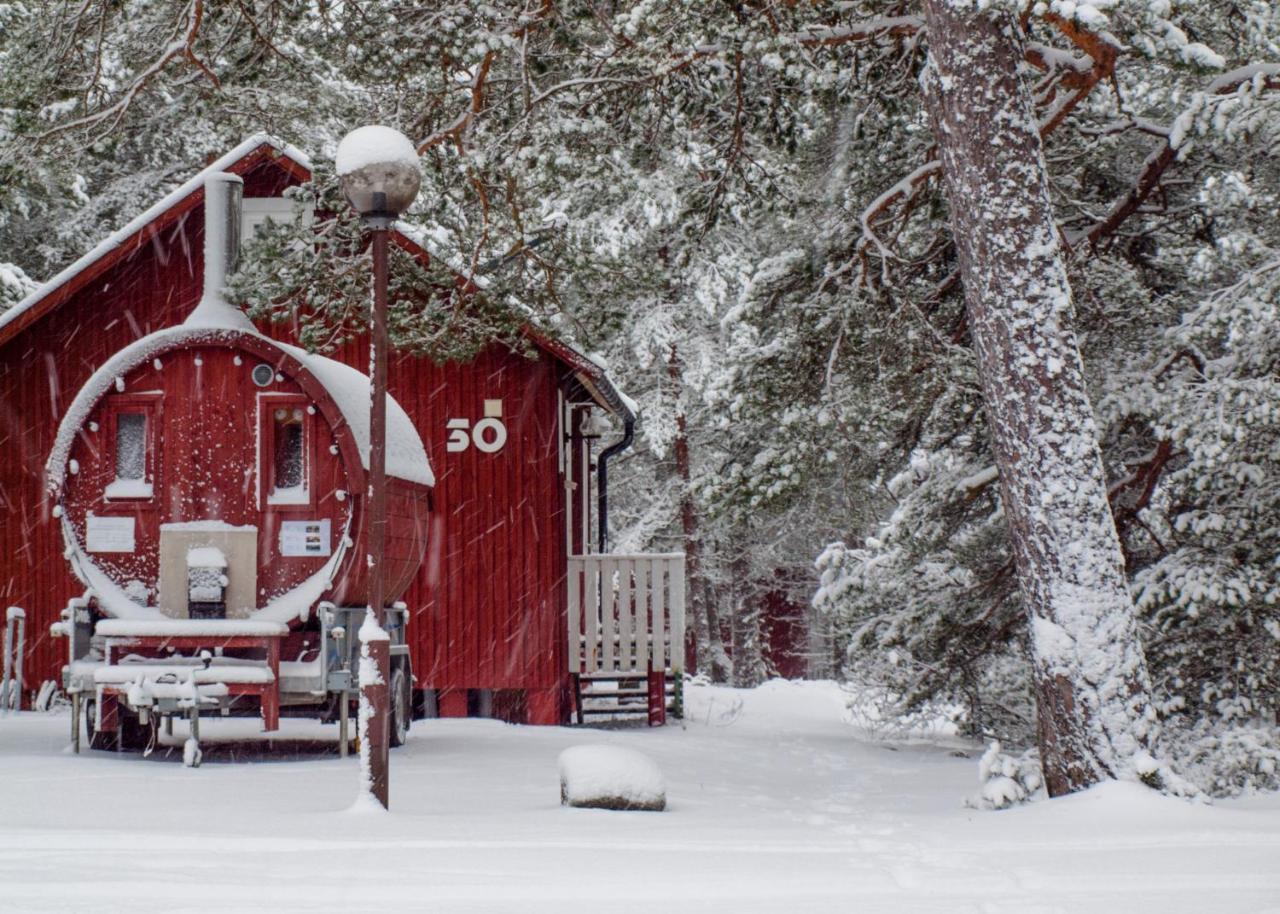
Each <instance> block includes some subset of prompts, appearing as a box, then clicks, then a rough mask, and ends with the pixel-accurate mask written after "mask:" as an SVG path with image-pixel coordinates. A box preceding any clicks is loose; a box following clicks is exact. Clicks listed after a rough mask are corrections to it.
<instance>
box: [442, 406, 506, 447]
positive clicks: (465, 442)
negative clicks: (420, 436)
mask: <svg viewBox="0 0 1280 914" xmlns="http://www.w3.org/2000/svg"><path fill="white" fill-rule="evenodd" d="M445 427H446V428H447V429H448V430H449V441H448V443H446V444H445V446H444V449H445V450H446V451H449V452H450V453H457V452H458V451H465V450H466V449H467V448H469V447H471V445H472V444H475V446H476V449H477V450H480V451H483V452H484V453H486V454H495V453H497V452H498V451H500V450H502V446H503V445H504V444H506V443H507V427H506V426H505V425H503V423H502V401H501V400H485V401H484V418H483V419H481V420H480V421H479V422H477V423H476V424H475V426H474V427H472V425H471V420H470V419H450V420H449V421H448V422H447V423H446V424H445Z"/></svg>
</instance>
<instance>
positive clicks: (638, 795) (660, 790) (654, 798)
mask: <svg viewBox="0 0 1280 914" xmlns="http://www.w3.org/2000/svg"><path fill="white" fill-rule="evenodd" d="M560 804H561V805H562V806H578V807H586V808H590V809H644V810H651V811H654V812H661V811H662V810H664V809H666V808H667V788H666V784H665V783H664V782H663V778H662V771H661V770H660V769H659V768H658V766H657V764H656V763H655V762H654V761H653V760H652V759H650V758H649V757H648V756H646V755H641V754H640V753H639V752H636V751H634V750H632V749H620V748H618V747H617V746H572V747H570V748H568V749H566V750H564V752H561V753H560Z"/></svg>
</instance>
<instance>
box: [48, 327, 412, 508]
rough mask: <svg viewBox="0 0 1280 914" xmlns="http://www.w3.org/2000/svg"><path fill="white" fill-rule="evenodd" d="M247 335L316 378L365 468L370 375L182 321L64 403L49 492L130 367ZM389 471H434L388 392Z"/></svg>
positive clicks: (407, 476)
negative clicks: (94, 415)
mask: <svg viewBox="0 0 1280 914" xmlns="http://www.w3.org/2000/svg"><path fill="white" fill-rule="evenodd" d="M246 340H254V341H257V342H258V343H259V344H261V345H265V346H268V347H270V348H273V349H276V350H278V351H280V352H281V353H283V354H284V355H286V356H288V357H289V358H291V359H294V360H296V361H297V362H299V363H300V364H301V366H302V367H303V369H304V370H306V371H307V372H308V373H309V374H310V375H311V376H312V377H314V378H315V379H316V381H318V382H319V383H320V385H321V386H322V387H323V388H324V389H325V391H326V392H327V393H328V394H329V396H330V397H331V398H332V399H333V402H334V405H335V406H337V408H338V411H339V412H340V413H341V414H342V418H343V420H344V421H345V422H346V424H347V426H348V427H349V428H350V429H351V434H352V437H353V438H354V439H355V442H356V445H357V446H358V448H359V451H360V458H361V461H362V463H363V465H364V468H365V469H366V470H367V469H368V468H369V403H370V401H371V399H372V394H371V393H370V381H369V378H368V376H366V375H364V374H361V373H360V372H359V371H356V370H355V369H354V368H349V367H348V366H346V365H343V364H341V363H340V362H335V361H334V360H333V359H329V358H325V357H324V356H320V355H312V354H310V353H307V352H305V351H303V350H301V349H298V348H297V347H294V346H287V345H285V344H282V343H278V342H276V341H275V340H272V339H269V338H268V337H265V336H262V335H261V334H259V333H258V332H257V331H255V330H253V329H245V328H243V327H239V326H230V327H219V326H214V325H208V324H196V325H191V324H184V325H181V326H178V327H169V328H166V329H164V330H158V331H156V332H155V333H152V334H149V335H148V336H144V337H142V338H141V339H139V340H137V341H135V342H133V343H131V344H130V345H128V346H126V347H125V348H124V349H121V350H120V351H119V352H117V353H116V354H115V355H113V356H112V357H111V358H110V359H108V360H107V361H106V362H105V363H104V364H103V365H102V367H101V368H99V369H98V370H97V371H95V372H94V373H93V375H92V376H90V378H89V380H88V381H87V382H86V383H85V385H84V386H83V387H81V388H80V391H79V393H77V394H76V397H75V399H74V400H72V401H71V405H70V406H69V407H67V411H66V413H65V414H64V415H63V417H62V422H61V424H60V425H59V426H58V434H57V436H56V437H55V438H54V444H53V448H52V449H51V451H50V452H49V459H48V461H47V463H46V464H45V474H46V482H47V485H48V487H49V489H50V490H51V491H53V492H57V491H59V490H61V488H62V485H63V482H64V481H65V480H66V472H67V461H68V460H69V459H70V456H71V446H72V444H73V443H74V442H75V438H76V435H77V434H78V433H79V431H80V429H82V428H83V427H84V424H85V423H86V422H87V421H88V420H89V415H90V413H92V412H93V409H94V407H95V406H96V405H97V403H98V401H99V400H101V399H102V398H103V397H104V396H105V395H106V394H107V393H109V392H110V391H111V390H112V389H113V388H116V387H117V384H118V383H122V381H121V380H120V379H123V378H124V376H125V375H127V374H128V373H129V372H130V371H132V370H133V369H135V368H137V367H138V366H139V365H143V364H145V363H146V362H148V361H151V360H152V359H154V358H156V357H157V356H159V355H160V354H161V353H163V352H167V351H170V350H172V349H175V348H177V347H180V346H184V345H199V344H215V345H217V344H222V345H228V346H234V345H236V344H237V343H241V342H243V341H246ZM387 475H388V476H394V477H395V478H397V479H404V480H406V481H408V482H416V483H421V484H422V485H428V486H430V485H435V475H434V474H433V473H432V471H431V463H430V461H429V460H428V459H427V450H426V448H425V447H424V446H423V444H422V438H421V437H420V436H419V435H418V431H417V429H415V428H414V427H413V422H412V421H411V420H410V419H409V415H408V414H407V413H406V412H405V411H404V408H403V407H401V406H400V404H399V403H397V402H396V400H395V398H394V397H392V396H390V395H388V396H387Z"/></svg>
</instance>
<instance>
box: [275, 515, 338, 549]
mask: <svg viewBox="0 0 1280 914" xmlns="http://www.w3.org/2000/svg"><path fill="white" fill-rule="evenodd" d="M329 532H330V528H329V521H328V520H327V519H326V520H287V521H284V522H283V523H282V524H280V554H281V555H328V554H329Z"/></svg>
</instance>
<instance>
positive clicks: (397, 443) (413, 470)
mask: <svg viewBox="0 0 1280 914" xmlns="http://www.w3.org/2000/svg"><path fill="white" fill-rule="evenodd" d="M276 345H277V346H279V347H280V348H281V349H283V350H284V351H285V352H287V353H289V355H291V356H293V357H294V358H295V359H297V360H298V361H299V362H301V363H302V365H303V367H304V368H306V369H307V370H308V371H309V372H311V374H312V375H314V376H315V378H316V380H317V381H319V382H320V383H321V384H322V385H324V389H325V390H327V391H328V392H329V396H331V397H333V402H334V403H335V404H337V407H338V409H339V410H340V411H341V413H342V417H343V418H344V419H346V420H347V425H348V427H350V429H351V434H352V436H354V437H355V439H356V444H357V445H358V446H359V448H360V460H361V462H362V463H363V464H364V468H365V469H366V470H367V469H369V441H370V437H371V436H370V432H369V404H370V403H371V402H372V400H373V393H372V391H371V382H370V380H369V376H368V375H366V374H363V373H361V372H359V371H357V370H356V369H354V368H352V367H351V366H350V365H343V364H342V363H341V362H335V361H334V360H333V359H330V358H326V357H325V356H322V355H315V354H313V353H309V352H307V351H305V350H303V349H299V348H298V347H296V346H289V345H286V344H284V343H276ZM387 475H388V476H394V477H396V478H397V479H404V480H408V481H409V482H417V483H421V484H422V485H424V486H433V485H435V484H436V478H435V474H433V473H432V472H431V462H430V461H429V460H428V459H427V450H426V448H425V447H423V444H422V437H421V436H420V435H419V434H418V430H417V429H416V428H414V427H413V420H411V419H410V418H409V414H408V413H406V412H405V411H404V407H402V406H401V405H400V404H399V403H397V402H396V399H395V397H393V396H391V395H390V394H387Z"/></svg>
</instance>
